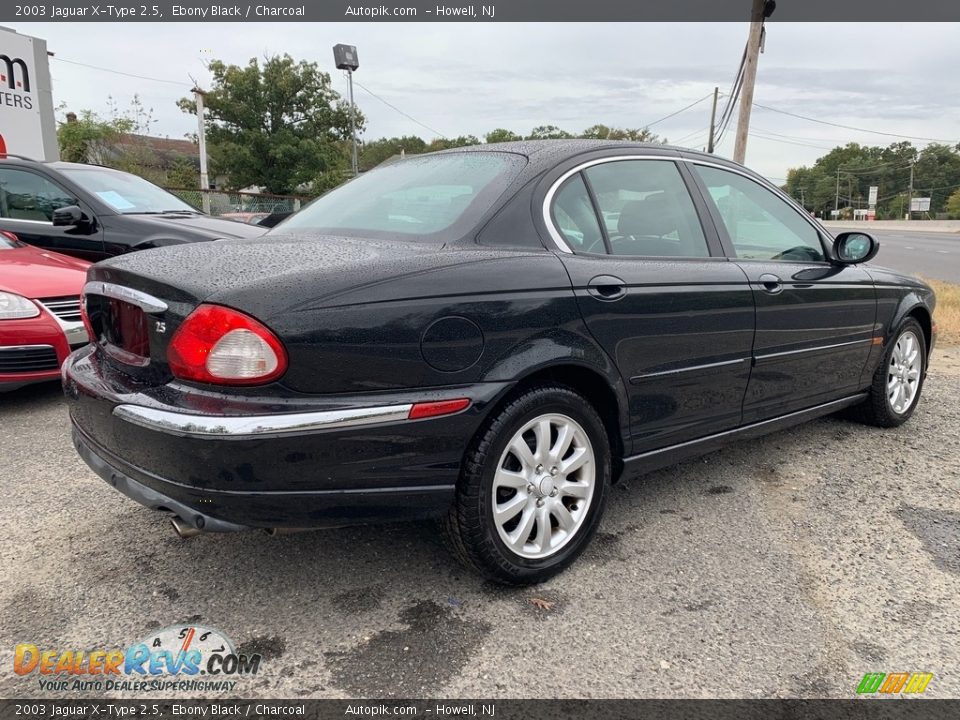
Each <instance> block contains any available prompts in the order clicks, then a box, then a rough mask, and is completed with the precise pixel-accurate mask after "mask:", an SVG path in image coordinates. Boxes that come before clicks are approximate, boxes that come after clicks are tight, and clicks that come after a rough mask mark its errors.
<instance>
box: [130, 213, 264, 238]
mask: <svg viewBox="0 0 960 720" xmlns="http://www.w3.org/2000/svg"><path fill="white" fill-rule="evenodd" d="M124 217H128V218H133V217H135V218H136V219H137V221H138V222H139V223H143V224H144V225H146V226H151V227H155V228H156V230H157V231H158V232H171V231H173V232H178V234H180V235H184V236H187V237H191V236H192V237H195V238H206V239H209V240H218V239H220V238H230V239H233V238H254V237H260V236H261V235H263V234H264V233H265V232H266V231H267V229H266V228H262V227H258V226H256V225H248V224H246V223H242V222H237V221H235V220H225V219H223V218H218V217H213V216H211V215H194V214H187V213H184V214H182V215H181V214H179V213H169V214H167V215H139V214H131V215H124Z"/></svg>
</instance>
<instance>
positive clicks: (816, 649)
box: [0, 348, 960, 697]
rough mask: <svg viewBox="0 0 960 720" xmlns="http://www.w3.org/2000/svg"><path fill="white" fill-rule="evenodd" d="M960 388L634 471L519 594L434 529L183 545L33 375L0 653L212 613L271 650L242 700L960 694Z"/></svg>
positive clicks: (24, 405)
mask: <svg viewBox="0 0 960 720" xmlns="http://www.w3.org/2000/svg"><path fill="white" fill-rule="evenodd" d="M958 380H960V349H958V348H945V349H944V348H941V349H940V351H939V352H938V355H937V357H936V358H935V360H934V363H933V366H932V370H931V374H930V376H929V379H928V384H927V386H926V389H925V395H924V398H923V400H922V401H921V403H920V406H919V409H918V410H917V413H916V415H915V416H914V418H913V419H912V420H911V421H910V422H909V423H908V424H907V425H905V426H904V427H902V428H899V429H895V430H876V429H870V428H865V427H862V426H859V425H855V424H852V423H849V422H847V421H844V420H840V419H836V418H826V419H822V420H819V421H817V422H814V423H812V424H808V425H805V426H802V427H800V428H798V429H794V430H790V431H787V432H781V433H778V434H775V435H772V436H769V437H767V438H765V439H762V440H759V441H754V442H747V443H741V444H738V445H734V446H731V447H729V448H727V449H725V450H722V451H720V452H716V453H714V454H712V455H709V456H707V457H705V458H701V459H698V460H693V461H689V462H687V463H684V464H682V465H679V466H677V467H674V468H669V469H667V470H663V471H660V472H657V473H655V474H653V475H650V476H648V477H646V478H644V479H642V480H641V481H635V482H630V483H625V484H620V485H618V486H617V487H616V488H615V490H614V492H613V494H612V496H611V502H610V503H609V505H608V511H607V515H606V518H605V520H604V522H603V524H602V526H601V532H600V534H599V535H598V537H597V538H596V539H595V541H594V543H593V545H592V547H591V548H590V549H589V550H588V552H587V553H586V555H585V556H584V557H583V558H582V559H581V560H580V561H579V562H578V563H577V564H576V565H575V566H574V567H573V568H572V569H570V570H569V571H568V572H566V573H565V574H563V575H561V576H560V577H557V578H555V579H553V580H552V581H550V582H549V583H547V584H546V585H543V586H540V587H537V588H527V589H513V590H511V589H503V588H499V587H495V586H492V585H489V584H486V583H484V582H483V581H481V580H479V579H478V578H477V577H475V576H474V575H472V574H470V573H469V572H466V571H464V570H463V569H461V567H460V566H459V565H457V564H456V562H455V561H454V560H453V559H452V557H451V556H450V555H449V554H448V552H447V550H446V548H445V547H444V540H443V536H442V535H441V534H440V533H439V529H438V528H437V527H436V526H434V525H433V524H429V523H428V524H406V525H399V524H398V525H393V526H386V527H366V528H350V529H342V530H334V531H326V532H314V533H304V534H298V535H287V536H278V537H269V536H267V535H265V534H260V533H256V534H246V535H213V536H201V537H198V538H195V539H192V540H188V541H182V540H179V539H177V538H176V537H175V536H174V534H173V532H172V530H171V528H170V525H169V523H168V522H167V520H166V519H165V518H164V517H163V516H162V515H160V514H156V513H152V512H150V511H148V510H146V509H144V508H142V507H140V506H139V505H136V504H135V503H133V502H132V501H129V500H127V499H126V498H124V497H123V496H121V495H120V494H118V493H116V492H115V491H113V490H112V489H111V488H109V487H108V486H107V485H106V484H105V483H104V482H103V481H102V480H100V479H99V478H98V477H97V476H95V475H94V474H93V473H92V472H91V471H90V470H88V469H87V467H86V466H85V465H84V464H83V463H82V462H81V461H80V460H79V459H78V458H77V456H76V454H75V453H74V451H73V448H72V446H71V444H70V440H69V435H68V418H67V413H66V408H65V405H64V402H63V401H62V399H61V397H60V395H59V390H58V388H57V387H56V386H49V385H48V386H41V387H33V388H25V389H22V390H20V391H17V392H15V393H13V394H10V395H7V396H3V397H0V418H2V425H0V427H2V432H0V457H2V464H0V482H2V486H3V488H4V492H3V494H2V499H0V512H2V516H3V517H4V523H3V524H4V527H5V528H6V531H5V532H6V534H7V538H6V541H5V542H4V543H3V544H2V550H0V556H2V566H3V568H4V570H3V575H4V577H3V583H2V584H0V633H2V638H0V649H2V653H0V655H2V658H0V662H2V663H3V664H4V666H5V667H7V668H10V667H11V663H12V655H13V647H14V645H15V644H16V643H18V642H31V643H36V644H38V645H40V646H42V647H49V648H57V649H61V650H62V649H67V648H76V649H84V650H88V651H89V650H90V649H93V648H104V647H106V648H115V647H127V646H128V645H129V644H131V643H133V642H134V641H136V640H138V639H140V638H142V637H144V636H145V635H146V634H147V633H149V632H150V631H151V630H156V629H159V628H161V627H166V626H168V625H171V624H174V623H177V622H193V623H202V624H204V625H208V626H211V627H214V628H217V629H219V630H222V631H223V632H224V633H225V634H226V635H228V636H230V637H232V638H233V639H234V640H235V641H236V642H237V643H238V644H239V645H240V646H241V648H242V649H246V650H247V651H252V652H260V653H262V654H263V663H262V666H261V672H260V674H259V675H257V676H256V677H253V678H245V679H241V680H240V682H239V683H238V685H237V687H236V689H235V690H234V691H233V692H232V693H231V695H234V696H239V697H253V696H258V697H268V696H273V697H299V696H311V697H342V696H348V697H349V696H371V697H375V696H407V697H415V696H433V697H442V696H474V697H554V696H558V697H634V696H659V697H708V696H719V697H769V696H789V697H793V696H800V697H809V696H836V697H849V696H851V695H852V694H853V693H854V690H855V688H856V685H857V683H858V682H859V680H860V678H861V677H862V676H863V674H864V673H865V672H868V671H873V672H898V671H908V672H910V671H926V672H932V673H933V674H934V678H933V680H932V682H931V683H930V685H929V687H928V689H927V692H926V694H927V695H932V696H938V697H947V696H957V695H958V694H960V675H958V674H957V667H960V635H958V631H957V624H956V618H957V617H960V493H958V491H957V489H958V483H960V437H958V435H957V427H958V426H960V382H958ZM36 677H37V676H36V675H33V676H30V677H26V678H19V677H17V676H16V675H14V674H13V673H12V672H6V673H3V674H2V682H0V694H2V695H3V696H4V697H25V696H26V697H29V696H34V697H36V696H38V695H40V694H43V695H44V696H49V693H40V692H39V690H38V686H37V684H36V683H37V680H36ZM111 694H112V695H114V696H118V695H119V696H122V695H123V693H119V694H118V693H111Z"/></svg>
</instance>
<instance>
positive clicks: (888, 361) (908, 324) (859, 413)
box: [850, 317, 927, 428]
mask: <svg viewBox="0 0 960 720" xmlns="http://www.w3.org/2000/svg"><path fill="white" fill-rule="evenodd" d="M926 370H927V344H926V340H925V337H924V334H923V328H921V327H920V323H918V322H917V321H916V320H914V319H913V318H912V317H909V318H907V319H906V320H904V321H903V323H902V324H901V325H900V327H899V328H897V332H896V334H895V335H894V337H893V340H891V342H890V346H889V347H888V348H887V350H886V352H885V353H884V354H883V359H882V360H881V361H880V365H879V367H877V371H876V373H874V375H873V383H872V384H871V386H870V395H869V396H868V397H867V399H866V400H865V401H864V402H863V403H861V404H860V405H857V406H855V407H853V408H851V409H850V417H851V419H853V420H857V421H859V422H862V423H866V424H867V425H874V426H876V427H883V428H892V427H897V426H899V425H903V423H905V422H906V421H907V420H909V419H910V416H911V415H913V411H914V410H915V409H916V407H917V403H918V402H919V401H920V393H921V391H922V390H923V380H924V376H925V375H926Z"/></svg>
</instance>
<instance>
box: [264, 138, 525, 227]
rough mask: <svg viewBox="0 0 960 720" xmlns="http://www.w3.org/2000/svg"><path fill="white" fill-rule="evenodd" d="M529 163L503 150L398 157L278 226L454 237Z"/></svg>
mask: <svg viewBox="0 0 960 720" xmlns="http://www.w3.org/2000/svg"><path fill="white" fill-rule="evenodd" d="M525 162H526V161H525V159H524V158H523V157H522V156H519V155H512V154H509V153H502V152H461V153H451V154H445V155H428V156H423V157H411V158H405V159H402V160H396V161H394V162H392V163H390V164H389V165H381V166H380V167H378V168H376V169H374V170H371V171H369V172H367V173H364V174H363V175H361V176H360V177H358V178H356V179H354V180H351V181H350V182H348V183H346V184H345V185H341V186H340V187H338V188H336V189H335V190H332V191H330V192H329V193H327V194H326V195H324V196H323V197H321V198H318V199H316V200H314V201H313V202H312V203H310V205H308V206H307V207H305V208H303V209H302V210H301V211H300V212H298V213H295V214H294V215H292V216H291V217H290V218H289V219H288V220H286V221H284V222H283V223H281V224H280V225H278V226H277V228H276V229H275V230H274V231H272V232H275V233H283V232H288V231H290V230H316V231H319V232H323V233H325V234H331V235H348V236H350V235H362V236H364V237H374V238H384V239H390V238H397V239H417V240H424V241H428V242H438V243H442V242H447V241H449V240H452V239H455V238H457V237H461V236H463V235H464V234H466V233H467V232H469V231H470V230H471V229H472V228H473V226H474V225H475V224H476V222H477V221H478V220H479V219H480V217H481V216H482V215H483V214H484V213H485V212H486V211H487V210H489V209H490V208H491V207H492V206H493V203H494V202H495V201H496V199H497V198H498V197H499V196H500V194H501V193H502V192H503V190H504V188H505V187H506V186H507V185H508V184H509V182H510V181H511V180H512V179H513V178H515V177H516V175H517V173H518V172H520V169H521V168H522V167H523V165H524V163H525Z"/></svg>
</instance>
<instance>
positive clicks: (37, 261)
mask: <svg viewBox="0 0 960 720" xmlns="http://www.w3.org/2000/svg"><path fill="white" fill-rule="evenodd" d="M89 266H90V263H88V262H86V261H84V260H78V259H76V258H72V257H67V256H66V255H60V254H59V253H55V252H50V251H48V250H39V249H38V248H35V247H31V246H30V245H26V244H24V243H22V242H20V241H19V240H18V239H17V236H16V235H14V234H13V233H11V232H7V231H5V230H0V392H2V391H5V390H15V389H16V388H18V387H21V386H22V385H27V384H29V383H34V382H41V381H44V380H56V379H58V378H59V377H60V365H61V363H63V361H64V360H65V359H66V357H67V355H69V354H70V351H71V350H73V349H75V348H78V347H80V346H82V345H86V344H87V331H86V328H85V327H84V325H83V320H82V319H81V317H80V292H81V290H82V289H83V284H84V282H85V281H86V277H87V268H88V267H89Z"/></svg>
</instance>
